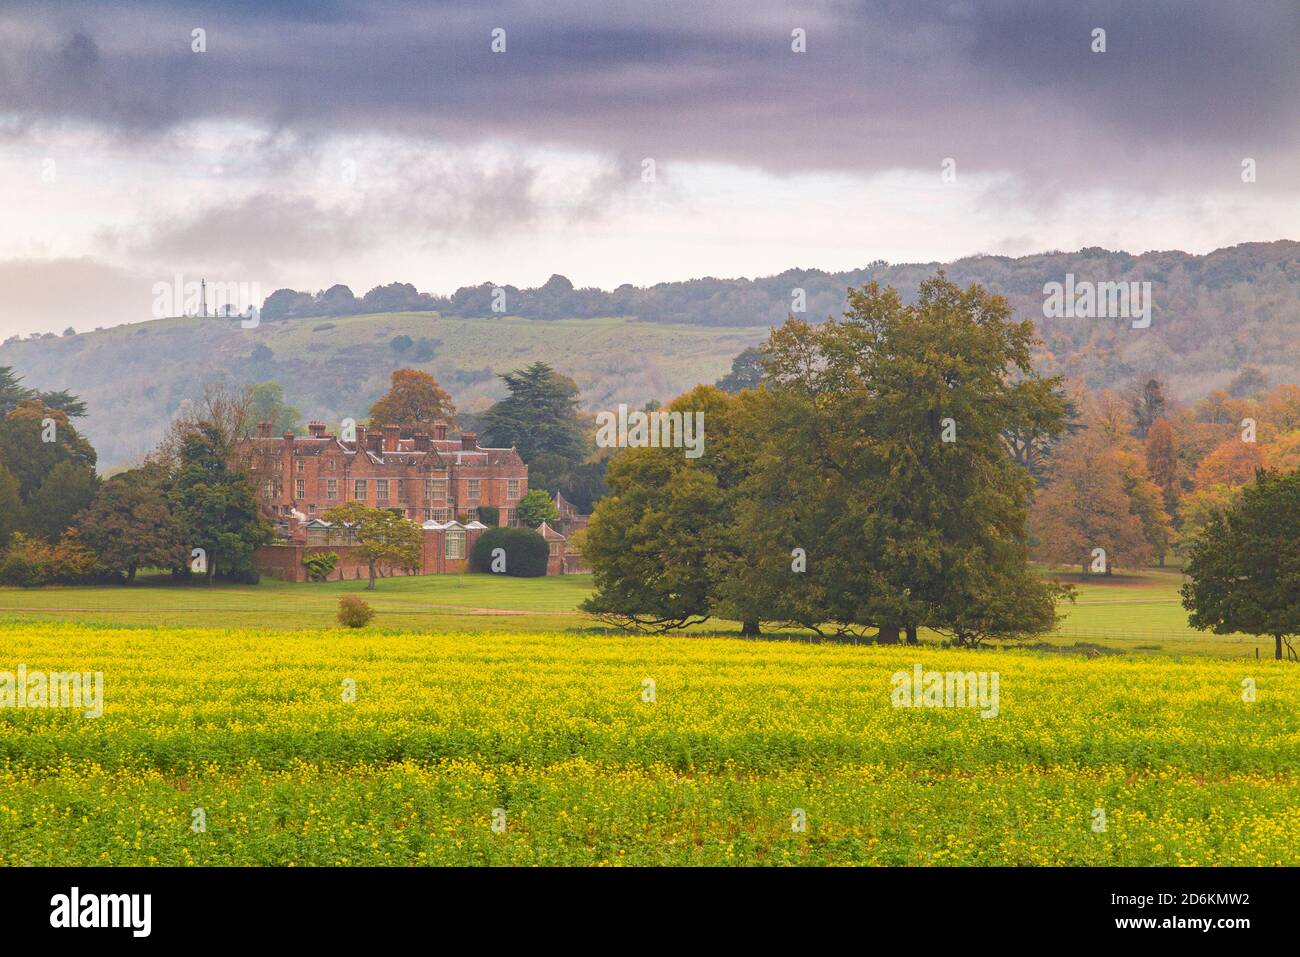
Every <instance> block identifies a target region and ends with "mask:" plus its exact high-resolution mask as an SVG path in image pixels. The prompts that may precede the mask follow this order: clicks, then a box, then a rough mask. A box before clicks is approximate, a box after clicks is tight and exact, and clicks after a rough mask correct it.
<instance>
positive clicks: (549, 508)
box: [515, 488, 560, 528]
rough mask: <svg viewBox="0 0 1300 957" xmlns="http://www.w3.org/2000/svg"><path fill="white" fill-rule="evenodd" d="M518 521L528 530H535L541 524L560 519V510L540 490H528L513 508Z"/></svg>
mask: <svg viewBox="0 0 1300 957" xmlns="http://www.w3.org/2000/svg"><path fill="white" fill-rule="evenodd" d="M515 514H516V515H517V516H518V517H519V521H521V522H523V523H524V524H525V525H527V526H528V527H529V528H536V527H537V526H538V525H541V524H542V522H554V521H557V520H558V519H559V517H560V510H559V509H558V508H556V507H555V502H554V501H553V500H552V499H551V497H550V496H549V495H547V494H546V492H544V491H542V490H541V489H540V488H535V489H530V490H529V492H528V494H527V495H525V496H524V497H523V498H521V499H520V500H519V504H518V505H517V506H516V507H515Z"/></svg>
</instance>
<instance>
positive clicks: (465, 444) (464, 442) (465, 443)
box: [460, 432, 478, 452]
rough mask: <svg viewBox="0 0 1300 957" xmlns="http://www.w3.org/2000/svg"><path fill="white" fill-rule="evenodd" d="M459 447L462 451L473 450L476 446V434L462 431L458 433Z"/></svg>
mask: <svg viewBox="0 0 1300 957" xmlns="http://www.w3.org/2000/svg"><path fill="white" fill-rule="evenodd" d="M460 447H461V450H462V451H465V452H473V451H474V450H475V449H477V448H478V436H477V435H476V434H475V433H473V432H462V433H461V434H460Z"/></svg>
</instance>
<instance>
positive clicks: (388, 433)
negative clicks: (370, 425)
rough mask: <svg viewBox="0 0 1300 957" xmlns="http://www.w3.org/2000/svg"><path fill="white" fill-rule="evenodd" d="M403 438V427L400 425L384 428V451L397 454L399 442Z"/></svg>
mask: <svg viewBox="0 0 1300 957" xmlns="http://www.w3.org/2000/svg"><path fill="white" fill-rule="evenodd" d="M401 437H402V427H401V426H400V425H386V426H384V451H385V452H396V451H397V444H398V440H400V439H401Z"/></svg>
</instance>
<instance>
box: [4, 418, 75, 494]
mask: <svg viewBox="0 0 1300 957" xmlns="http://www.w3.org/2000/svg"><path fill="white" fill-rule="evenodd" d="M50 437H52V438H53V439H54V441H52V442H47V441H45V440H46V439H47V438H50ZM65 461H66V462H71V463H72V464H74V465H77V466H81V467H82V468H85V469H93V468H94V466H95V450H94V449H93V448H91V446H90V443H89V442H87V441H86V440H85V439H84V438H82V436H81V435H80V434H79V433H78V432H77V430H76V429H74V428H73V427H72V424H71V423H70V422H69V420H68V416H67V415H66V414H64V413H63V412H61V411H59V410H57V409H50V408H48V407H46V406H45V405H44V404H42V403H41V401H40V400H39V399H28V400H24V401H22V402H20V403H19V404H18V406H17V407H16V408H15V409H14V410H13V411H12V412H10V413H9V414H8V415H7V416H6V417H5V419H4V421H3V422H0V462H3V463H4V464H5V466H6V467H7V468H8V469H9V471H10V472H11V473H13V476H14V478H16V479H18V486H19V492H20V494H21V495H22V499H23V501H24V502H26V501H29V500H30V499H31V497H32V495H33V494H34V493H35V492H36V490H37V489H38V488H40V487H41V485H42V483H44V481H45V479H46V478H47V477H48V476H49V474H50V472H52V471H53V470H54V466H56V465H58V464H59V463H60V462H65Z"/></svg>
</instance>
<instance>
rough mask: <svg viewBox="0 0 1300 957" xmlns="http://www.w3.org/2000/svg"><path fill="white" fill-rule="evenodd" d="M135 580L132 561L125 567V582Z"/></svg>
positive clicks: (128, 582)
mask: <svg viewBox="0 0 1300 957" xmlns="http://www.w3.org/2000/svg"><path fill="white" fill-rule="evenodd" d="M133 581H135V562H132V563H131V564H130V565H128V566H127V569H126V583H127V584H128V585H129V584H131V582H133Z"/></svg>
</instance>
